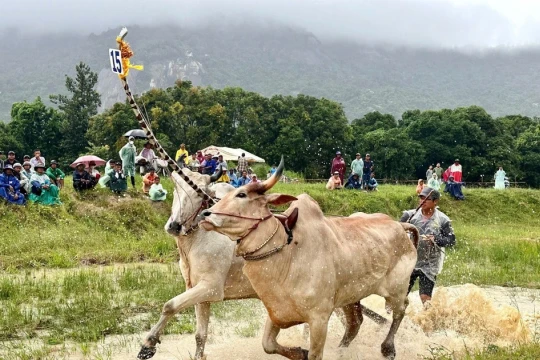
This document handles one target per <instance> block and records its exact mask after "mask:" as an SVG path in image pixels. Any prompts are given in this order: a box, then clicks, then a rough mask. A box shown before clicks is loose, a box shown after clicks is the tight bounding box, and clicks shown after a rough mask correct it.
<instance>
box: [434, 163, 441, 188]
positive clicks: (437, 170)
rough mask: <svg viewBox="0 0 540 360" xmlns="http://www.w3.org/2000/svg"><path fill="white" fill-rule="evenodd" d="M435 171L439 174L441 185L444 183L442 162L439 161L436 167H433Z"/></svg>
mask: <svg viewBox="0 0 540 360" xmlns="http://www.w3.org/2000/svg"><path fill="white" fill-rule="evenodd" d="M433 172H434V173H435V174H437V179H438V180H439V185H440V184H442V176H443V168H442V167H441V163H437V166H435V169H433Z"/></svg>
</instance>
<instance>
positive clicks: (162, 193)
mask: <svg viewBox="0 0 540 360" xmlns="http://www.w3.org/2000/svg"><path fill="white" fill-rule="evenodd" d="M149 195H150V200H152V201H165V199H166V198H167V190H165V189H164V188H163V186H162V185H161V180H160V179H159V176H156V178H155V179H154V183H153V184H152V186H151V187H150V192H149Z"/></svg>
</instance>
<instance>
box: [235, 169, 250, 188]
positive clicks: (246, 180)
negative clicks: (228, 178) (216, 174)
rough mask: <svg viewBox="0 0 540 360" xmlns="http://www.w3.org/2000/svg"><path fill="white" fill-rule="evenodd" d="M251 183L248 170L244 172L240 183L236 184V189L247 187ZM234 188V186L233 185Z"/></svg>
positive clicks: (239, 179)
mask: <svg viewBox="0 0 540 360" xmlns="http://www.w3.org/2000/svg"><path fill="white" fill-rule="evenodd" d="M250 182H251V179H250V178H249V177H248V173H247V171H246V170H244V171H242V176H240V177H239V178H238V181H237V182H236V187H240V186H244V185H247V184H249V183H250ZM233 186H234V185H233Z"/></svg>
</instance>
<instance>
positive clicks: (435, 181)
mask: <svg viewBox="0 0 540 360" xmlns="http://www.w3.org/2000/svg"><path fill="white" fill-rule="evenodd" d="M427 186H428V187H430V188H432V189H435V190H437V191H440V190H441V183H440V182H439V179H438V178H437V174H436V173H433V174H432V175H431V179H429V180H428V184H427Z"/></svg>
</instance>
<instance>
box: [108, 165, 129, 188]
mask: <svg viewBox="0 0 540 360" xmlns="http://www.w3.org/2000/svg"><path fill="white" fill-rule="evenodd" d="M107 175H109V179H110V180H109V184H110V185H109V187H110V189H111V191H112V192H114V193H117V194H120V193H121V192H124V191H126V190H127V179H126V175H125V174H124V172H123V171H122V163H120V162H117V163H116V164H114V169H113V170H111V171H110V172H109V173H108V174H107Z"/></svg>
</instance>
